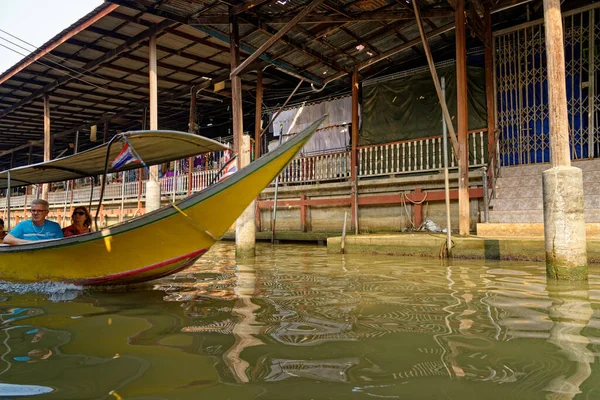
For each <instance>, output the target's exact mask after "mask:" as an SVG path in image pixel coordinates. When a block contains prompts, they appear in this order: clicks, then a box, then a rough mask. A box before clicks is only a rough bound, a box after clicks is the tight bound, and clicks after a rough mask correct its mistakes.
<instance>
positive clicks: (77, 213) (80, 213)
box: [73, 211, 85, 215]
mask: <svg viewBox="0 0 600 400" xmlns="http://www.w3.org/2000/svg"><path fill="white" fill-rule="evenodd" d="M73 215H85V213H84V212H83V211H75V212H73Z"/></svg>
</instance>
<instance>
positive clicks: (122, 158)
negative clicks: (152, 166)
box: [111, 143, 140, 171]
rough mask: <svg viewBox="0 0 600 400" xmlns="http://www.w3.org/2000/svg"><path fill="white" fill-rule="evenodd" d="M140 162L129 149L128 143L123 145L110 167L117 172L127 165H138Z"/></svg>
mask: <svg viewBox="0 0 600 400" xmlns="http://www.w3.org/2000/svg"><path fill="white" fill-rule="evenodd" d="M139 162H140V160H139V159H138V158H137V157H136V156H135V155H134V154H133V152H132V151H131V148H130V147H129V143H125V145H124V146H123V148H122V149H121V152H120V153H119V154H118V155H117V157H116V158H115V159H114V160H113V162H112V164H111V166H112V168H113V170H115V171H118V170H119V169H121V168H123V167H124V166H126V165H127V164H129V163H139Z"/></svg>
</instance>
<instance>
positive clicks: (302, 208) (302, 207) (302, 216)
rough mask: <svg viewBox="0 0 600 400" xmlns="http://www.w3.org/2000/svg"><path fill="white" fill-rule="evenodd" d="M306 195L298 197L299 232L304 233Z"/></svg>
mask: <svg viewBox="0 0 600 400" xmlns="http://www.w3.org/2000/svg"><path fill="white" fill-rule="evenodd" d="M305 201H306V195H305V194H302V195H300V232H306V204H305Z"/></svg>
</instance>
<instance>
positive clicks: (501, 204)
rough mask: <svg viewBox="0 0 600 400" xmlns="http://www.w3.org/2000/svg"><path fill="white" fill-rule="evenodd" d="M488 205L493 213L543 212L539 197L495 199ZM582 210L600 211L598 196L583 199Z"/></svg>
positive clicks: (599, 197) (599, 198)
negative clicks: (515, 211) (514, 211)
mask: <svg viewBox="0 0 600 400" xmlns="http://www.w3.org/2000/svg"><path fill="white" fill-rule="evenodd" d="M490 205H491V206H492V207H493V209H494V211H503V210H504V211H511V210H543V205H544V204H543V200H542V198H541V196H540V197H512V198H499V199H498V198H497V199H494V200H492V202H491V203H490ZM583 209H584V210H595V209H600V195H587V196H585V197H584V198H583Z"/></svg>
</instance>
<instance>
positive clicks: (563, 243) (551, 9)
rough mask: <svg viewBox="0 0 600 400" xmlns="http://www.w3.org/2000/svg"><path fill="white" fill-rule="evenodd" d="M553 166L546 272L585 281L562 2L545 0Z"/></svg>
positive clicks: (546, 188) (548, 179)
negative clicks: (572, 154) (568, 96)
mask: <svg viewBox="0 0 600 400" xmlns="http://www.w3.org/2000/svg"><path fill="white" fill-rule="evenodd" d="M544 26H545V31H546V55H547V65H548V79H547V82H548V115H549V120H550V151H551V162H552V164H551V165H552V167H551V168H550V169H548V170H546V171H544V172H543V173H542V187H543V197H544V238H545V246H546V273H547V275H548V277H549V278H553V279H561V280H587V278H588V268H587V249H586V237H585V221H584V218H583V209H584V206H583V174H582V172H581V170H580V169H579V168H575V167H573V166H571V156H570V151H569V121H568V112H567V94H566V79H565V54H564V42H563V27H562V15H561V12H560V0H544Z"/></svg>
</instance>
